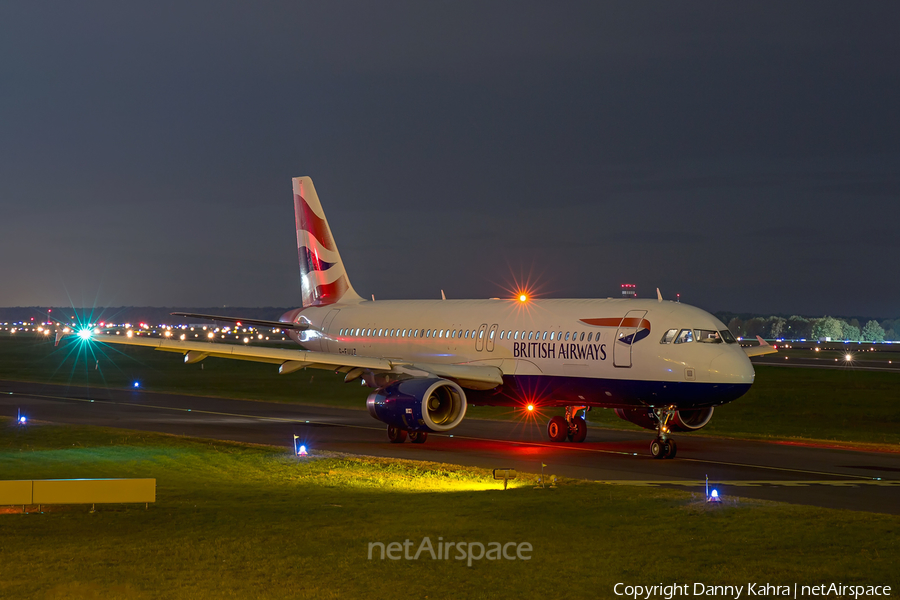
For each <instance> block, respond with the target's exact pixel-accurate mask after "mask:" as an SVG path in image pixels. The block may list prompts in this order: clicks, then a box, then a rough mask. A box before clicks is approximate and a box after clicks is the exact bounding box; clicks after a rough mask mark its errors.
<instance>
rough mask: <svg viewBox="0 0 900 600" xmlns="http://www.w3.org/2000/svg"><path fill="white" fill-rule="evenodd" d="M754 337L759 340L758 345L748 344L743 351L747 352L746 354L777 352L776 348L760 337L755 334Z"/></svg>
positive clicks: (760, 354)
mask: <svg viewBox="0 0 900 600" xmlns="http://www.w3.org/2000/svg"><path fill="white" fill-rule="evenodd" d="M756 339H757V340H758V341H759V346H748V347H746V348H744V352H746V353H747V356H762V355H763V354H774V353H775V352H778V349H777V348H775V347H774V346H772V345H770V344H769V343H768V342H767V341H766V340H764V339H762V338H761V337H759V336H756Z"/></svg>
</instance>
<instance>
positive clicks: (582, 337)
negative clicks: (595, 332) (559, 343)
mask: <svg viewBox="0 0 900 600" xmlns="http://www.w3.org/2000/svg"><path fill="white" fill-rule="evenodd" d="M581 341H582V342H583V341H584V332H583V331H582V332H581Z"/></svg>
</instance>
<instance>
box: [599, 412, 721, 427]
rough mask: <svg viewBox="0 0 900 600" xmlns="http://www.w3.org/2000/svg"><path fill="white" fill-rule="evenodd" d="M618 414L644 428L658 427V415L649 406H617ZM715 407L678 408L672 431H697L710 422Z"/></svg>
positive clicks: (671, 425)
mask: <svg viewBox="0 0 900 600" xmlns="http://www.w3.org/2000/svg"><path fill="white" fill-rule="evenodd" d="M615 410H616V416H618V417H619V418H620V419H625V420H626V421H629V422H631V423H634V424H635V425H639V426H641V427H643V428H644V429H656V426H657V423H658V422H657V420H656V415H655V414H654V413H653V411H652V410H650V409H649V408H617V409H615ZM712 416H713V407H711V406H710V407H708V408H692V409H682V410H676V411H675V416H674V417H673V418H672V421H671V422H670V423H669V430H670V431H697V430H698V429H702V428H703V427H706V426H707V425H708V424H709V421H710V419H712Z"/></svg>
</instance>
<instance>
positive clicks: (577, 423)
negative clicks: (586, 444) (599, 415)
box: [569, 417, 587, 444]
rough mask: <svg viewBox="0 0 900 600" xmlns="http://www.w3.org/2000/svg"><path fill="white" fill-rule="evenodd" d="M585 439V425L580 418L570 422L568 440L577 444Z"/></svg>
mask: <svg viewBox="0 0 900 600" xmlns="http://www.w3.org/2000/svg"><path fill="white" fill-rule="evenodd" d="M586 437H587V423H585V422H584V419H582V418H581V417H576V418H575V419H573V420H572V428H571V430H570V431H569V439H570V440H572V441H573V442H575V443H576V444H579V443H581V442H583V441H584V438H586Z"/></svg>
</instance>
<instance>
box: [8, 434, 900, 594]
mask: <svg viewBox="0 0 900 600" xmlns="http://www.w3.org/2000/svg"><path fill="white" fill-rule="evenodd" d="M551 469H552V465H551ZM0 472H2V474H3V478H4V479H16V478H20V479H24V478H72V477H155V478H156V479H157V485H158V489H157V499H158V501H157V503H156V504H155V505H152V506H151V507H150V509H149V510H144V507H143V506H133V505H110V506H103V507H101V508H100V509H99V510H98V511H97V512H96V513H94V514H91V513H89V512H88V510H87V508H86V507H84V506H61V507H52V508H51V509H49V512H45V513H44V514H27V515H23V514H21V513H20V509H7V510H6V511H5V514H0V531H2V544H0V597H3V598H48V599H62V598H103V599H112V598H197V599H205V598H215V599H217V600H218V599H221V598H301V597H316V598H326V599H327V598H396V597H397V596H398V594H399V595H402V596H403V597H404V598H501V599H502V598H531V597H549V598H583V597H589V598H598V597H612V596H613V594H612V586H613V585H615V583H617V582H623V581H624V582H629V583H640V584H645V585H652V584H655V583H658V582H661V581H662V582H675V581H677V582H680V583H692V582H695V581H697V582H704V583H706V584H722V585H729V584H730V585H734V584H745V583H746V582H748V581H758V582H770V583H786V584H790V583H793V582H794V581H798V582H801V583H818V582H820V581H842V582H844V583H867V584H874V583H878V584H891V583H892V582H895V581H896V576H897V575H896V557H897V556H898V552H900V543H898V536H897V532H898V531H900V517H896V516H890V515H876V514H870V513H855V512H849V511H837V510H828V509H820V508H812V507H803V506H789V505H784V504H778V503H772V502H763V501H753V500H743V499H736V498H726V502H725V503H724V504H723V505H722V506H709V505H706V504H705V503H703V502H702V501H700V499H699V498H698V497H696V496H693V495H692V494H690V493H688V492H683V491H671V490H664V489H652V488H625V487H616V486H605V485H602V484H597V483H590V482H584V481H568V480H566V481H564V482H563V483H562V485H561V486H560V487H559V489H556V490H535V489H533V488H532V483H533V482H532V481H529V480H517V482H516V483H517V484H518V486H519V487H514V488H512V489H510V490H508V491H505V492H504V491H501V490H500V489H499V487H500V486H499V485H498V484H497V483H496V482H493V481H491V480H490V478H489V473H488V472H486V471H483V470H479V469H474V468H467V467H458V466H450V465H441V464H435V463H421V462H412V461H398V460H388V459H375V458H354V459H350V458H347V457H341V456H320V457H313V458H310V459H306V460H304V461H303V462H299V463H298V462H296V461H295V460H293V459H292V458H291V457H290V456H289V454H288V455H286V454H285V452H284V450H282V449H278V448H270V447H262V446H251V445H241V444H233V443H223V442H210V441H205V440H197V439H189V438H180V437H172V436H163V435H159V434H147V433H134V432H128V431H122V430H111V429H101V428H87V427H63V426H54V425H48V424H34V425H31V426H29V427H28V429H27V430H25V431H22V430H19V429H16V428H15V427H14V426H13V425H11V423H10V422H9V421H8V420H5V421H2V422H0ZM425 536H428V537H430V538H431V539H432V540H433V541H434V542H435V543H437V540H438V538H439V537H442V538H443V540H445V541H456V542H459V541H469V542H471V541H479V542H483V543H485V544H487V543H489V542H492V541H498V542H509V541H513V542H529V543H530V544H531V545H532V547H533V552H532V559H531V560H530V561H527V562H526V561H519V560H517V561H487V560H481V561H475V562H474V563H473V565H472V566H471V567H468V566H467V565H466V561H459V560H455V559H453V560H445V561H435V560H431V559H430V558H423V559H422V560H418V561H415V560H398V561H390V560H386V561H382V560H368V544H369V542H378V541H381V542H386V543H389V542H401V543H402V542H403V541H404V540H406V539H409V540H412V541H413V542H414V543H415V545H418V543H419V542H420V541H421V540H422V538H423V537H425Z"/></svg>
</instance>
